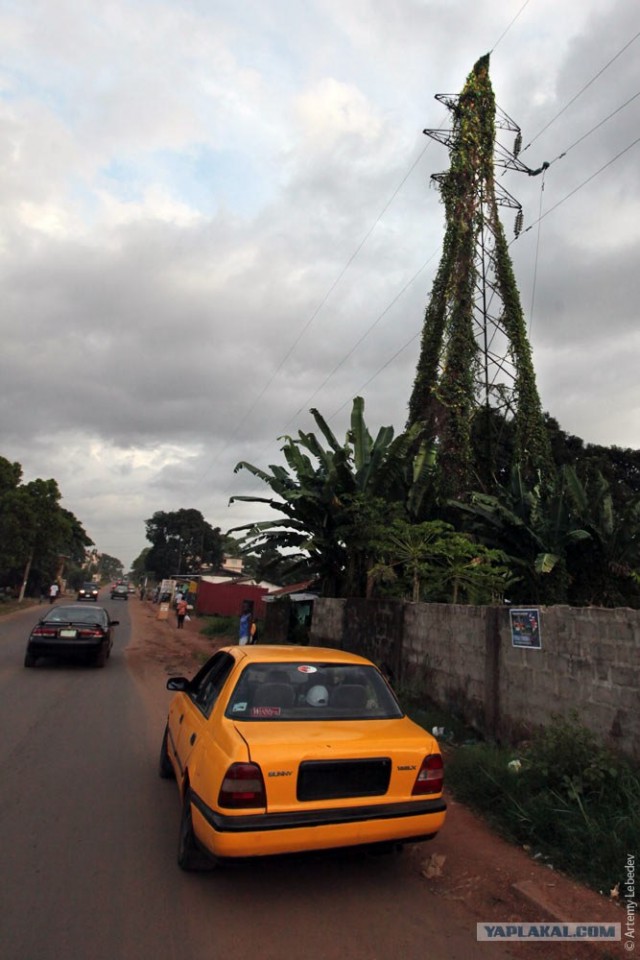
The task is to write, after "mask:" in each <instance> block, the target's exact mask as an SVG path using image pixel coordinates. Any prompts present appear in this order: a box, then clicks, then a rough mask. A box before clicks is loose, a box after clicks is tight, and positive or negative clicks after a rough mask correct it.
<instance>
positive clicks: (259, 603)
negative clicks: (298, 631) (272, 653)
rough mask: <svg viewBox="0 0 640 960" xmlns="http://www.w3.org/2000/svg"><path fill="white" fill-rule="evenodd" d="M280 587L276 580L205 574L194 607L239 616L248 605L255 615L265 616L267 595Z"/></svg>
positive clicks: (203, 612)
mask: <svg viewBox="0 0 640 960" xmlns="http://www.w3.org/2000/svg"><path fill="white" fill-rule="evenodd" d="M277 589H278V587H277V585H276V584H273V583H267V582H265V581H261V582H257V581H256V580H252V579H251V578H249V577H228V576H227V577H224V576H202V577H200V580H199V582H198V592H197V595H196V603H195V610H196V613H197V614H200V615H202V616H220V617H239V616H240V614H241V613H242V612H243V610H247V609H248V610H250V611H251V612H252V614H253V617H254V619H256V620H263V619H264V617H265V614H266V605H265V598H266V597H267V596H269V594H270V593H271V592H273V591H274V590H277Z"/></svg>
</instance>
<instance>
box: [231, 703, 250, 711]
mask: <svg viewBox="0 0 640 960" xmlns="http://www.w3.org/2000/svg"><path fill="white" fill-rule="evenodd" d="M246 709H247V704H246V703H234V705H233V713H244V712H245V710H246Z"/></svg>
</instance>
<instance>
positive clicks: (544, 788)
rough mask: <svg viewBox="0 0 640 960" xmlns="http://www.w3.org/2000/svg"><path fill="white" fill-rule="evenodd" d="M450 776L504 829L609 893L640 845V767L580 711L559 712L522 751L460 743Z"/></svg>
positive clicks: (459, 791)
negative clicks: (584, 719)
mask: <svg viewBox="0 0 640 960" xmlns="http://www.w3.org/2000/svg"><path fill="white" fill-rule="evenodd" d="M446 781H447V783H448V785H449V787H450V788H451V790H452V792H453V793H454V795H455V796H456V798H458V799H459V800H461V801H463V802H464V803H468V804H469V805H470V806H473V807H475V808H476V809H478V810H480V811H482V813H483V814H484V815H485V816H486V817H487V818H488V819H489V820H490V821H491V822H492V823H493V824H494V825H495V826H496V827H497V829H498V830H499V831H500V832H501V833H502V834H503V835H505V836H506V837H508V838H509V839H511V840H514V841H516V842H518V843H522V844H526V845H528V846H529V847H530V848H531V849H532V850H534V851H535V852H536V853H537V854H538V855H539V856H542V857H543V858H544V859H545V860H546V861H547V862H549V863H551V864H552V865H553V866H554V867H556V868H559V869H561V870H564V871H566V872H567V873H570V874H571V875H573V876H574V877H576V878H577V879H579V880H581V881H583V882H585V883H588V884H589V885H591V886H592V887H594V888H595V889H596V890H600V891H602V892H603V893H605V894H608V893H609V891H610V890H611V889H613V888H615V886H616V884H622V881H623V879H624V878H623V867H624V864H625V863H626V857H627V854H628V853H629V852H633V851H636V850H638V849H640V771H639V770H638V769H637V768H636V767H634V766H633V765H632V764H631V763H630V761H628V760H626V759H624V758H622V757H619V756H616V755H615V754H613V753H612V752H611V751H610V750H609V749H607V748H606V747H605V746H604V745H603V744H602V743H600V742H599V741H598V739H597V737H596V736H595V735H594V734H593V733H591V731H589V730H587V729H586V728H585V727H583V726H581V724H580V723H579V722H578V720H577V718H576V716H575V715H572V716H571V717H569V718H568V719H567V718H564V717H555V718H554V720H553V722H552V723H551V724H550V725H549V726H548V727H547V728H546V729H545V730H543V731H542V732H541V733H540V734H538V735H537V736H535V737H534V738H533V739H532V741H531V742H530V743H529V744H526V745H521V746H520V748H518V749H517V750H514V749H510V748H505V747H497V746H495V745H490V744H478V745H469V746H462V747H459V748H458V749H456V750H455V751H454V752H453V753H452V755H451V757H450V758H449V762H448V764H447V767H446Z"/></svg>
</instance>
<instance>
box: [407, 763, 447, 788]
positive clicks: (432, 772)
mask: <svg viewBox="0 0 640 960" xmlns="http://www.w3.org/2000/svg"><path fill="white" fill-rule="evenodd" d="M443 782H444V772H443V769H442V757H441V756H440V754H439V753H431V754H429V756H428V757H425V758H424V760H423V761H422V766H421V767H420V772H419V773H418V776H417V777H416V782H415V783H414V785H413V790H412V791H411V796H412V797H420V796H423V795H424V794H426V793H442V784H443Z"/></svg>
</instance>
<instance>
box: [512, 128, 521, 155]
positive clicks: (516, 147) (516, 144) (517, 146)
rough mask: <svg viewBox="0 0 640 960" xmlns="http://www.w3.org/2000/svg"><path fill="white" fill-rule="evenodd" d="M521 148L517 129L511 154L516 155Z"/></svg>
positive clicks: (519, 133) (519, 134)
mask: <svg viewBox="0 0 640 960" xmlns="http://www.w3.org/2000/svg"><path fill="white" fill-rule="evenodd" d="M521 150H522V134H521V132H520V131H519V130H518V132H517V134H516V139H515V141H514V144H513V155H514V157H517V156H518V154H519V153H520V151H521Z"/></svg>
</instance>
